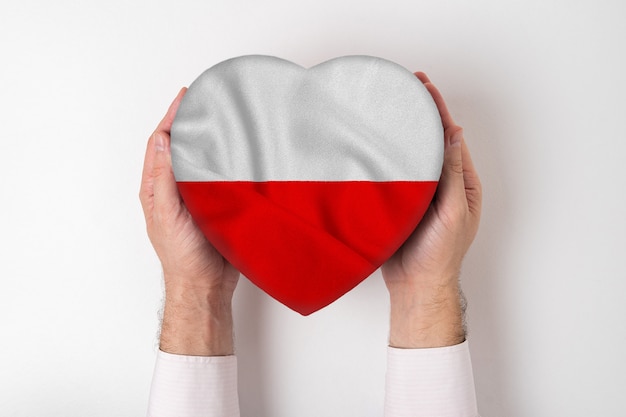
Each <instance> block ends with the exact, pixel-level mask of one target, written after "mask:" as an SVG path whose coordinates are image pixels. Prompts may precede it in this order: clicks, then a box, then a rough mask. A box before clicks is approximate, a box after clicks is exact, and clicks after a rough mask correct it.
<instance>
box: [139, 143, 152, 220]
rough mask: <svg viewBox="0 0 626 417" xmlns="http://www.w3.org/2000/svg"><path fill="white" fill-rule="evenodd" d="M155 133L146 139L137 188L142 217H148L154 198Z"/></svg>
mask: <svg viewBox="0 0 626 417" xmlns="http://www.w3.org/2000/svg"><path fill="white" fill-rule="evenodd" d="M155 134H156V132H155V133H153V134H152V135H151V136H150V139H148V146H147V147H146V156H145V157H144V161H143V170H142V173H141V187H140V188H139V201H141V207H142V208H143V214H144V216H146V217H148V214H149V212H150V210H151V200H152V197H153V196H154V188H153V178H152V171H153V169H154V156H155V152H154V147H155V144H154V141H155V136H154V135H155Z"/></svg>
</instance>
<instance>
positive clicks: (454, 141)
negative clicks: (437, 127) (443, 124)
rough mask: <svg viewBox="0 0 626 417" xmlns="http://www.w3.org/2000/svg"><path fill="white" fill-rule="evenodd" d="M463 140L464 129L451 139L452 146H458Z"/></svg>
mask: <svg viewBox="0 0 626 417" xmlns="http://www.w3.org/2000/svg"><path fill="white" fill-rule="evenodd" d="M461 139H463V129H459V130H457V131H456V132H455V133H454V134H453V135H452V136H451V137H450V146H454V145H458V144H459V143H461Z"/></svg>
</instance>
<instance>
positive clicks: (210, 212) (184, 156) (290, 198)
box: [171, 55, 443, 314]
mask: <svg viewBox="0 0 626 417" xmlns="http://www.w3.org/2000/svg"><path fill="white" fill-rule="evenodd" d="M171 135H172V145H171V146H172V163H173V168H174V174H175V176H176V180H177V183H178V187H179V190H180V192H181V195H182V197H183V199H184V201H185V204H186V205H187V208H188V209H189V211H190V212H191V214H192V216H193V217H194V220H195V221H196V222H197V223H198V225H199V227H200V228H201V229H202V230H203V232H204V233H205V235H206V236H207V238H208V239H209V240H210V241H211V243H212V244H213V245H214V246H215V247H216V248H217V249H218V250H219V251H220V253H221V254H222V255H224V256H225V257H226V258H227V259H228V260H229V261H230V262H231V263H233V264H234V265H235V266H236V267H237V268H238V269H239V270H240V271H241V272H242V273H243V274H244V275H245V276H247V277H248V278H249V279H250V280H251V281H252V282H254V283H255V284H256V285H257V286H259V287H260V288H262V289H263V290H265V291H266V292H267V293H268V294H270V295H271V296H272V297H274V298H276V299H277V300H279V301H280V302H282V303H284V304H285V305H287V306H288V307H290V308H292V309H294V310H296V311H298V312H300V313H301V314H310V313H312V312H314V311H317V310H319V309H320V308H322V307H324V306H326V305H328V304H329V303H331V302H333V301H334V300H336V299H337V298H339V297H340V296H341V295H343V294H345V293H346V292H347V291H349V290H350V289H352V288H353V287H354V286H356V285H357V284H358V283H359V282H361V281H362V280H363V279H365V278H366V277H367V276H369V275H370V274H371V273H372V272H373V271H374V270H376V269H377V268H378V267H379V266H380V265H381V264H382V263H383V262H384V261H385V260H386V259H388V258H389V257H390V256H391V255H392V254H393V253H394V252H395V251H396V250H397V248H398V247H399V246H400V245H401V244H402V243H403V242H404V240H406V238H407V237H408V236H409V235H410V233H411V232H412V231H413V230H414V228H415V227H416V225H417V224H418V223H419V221H420V219H421V218H422V216H423V214H424V213H425V211H426V209H427V208H428V205H429V203H430V201H431V199H432V196H433V194H434V192H435V190H436V186H437V182H438V180H439V176H440V174H441V167H442V163H443V129H442V126H441V119H440V117H439V113H438V110H437V107H436V105H435V103H434V101H433V100H432V97H431V96H430V94H429V93H428V91H427V90H426V88H425V87H424V86H423V84H422V83H421V82H420V81H419V80H418V79H417V78H416V77H415V76H414V75H413V74H412V73H411V72H410V71H408V70H406V69H405V68H403V67H401V66H399V65H397V64H395V63H393V62H390V61H387V60H384V59H382V58H376V57H369V56H348V57H340V58H335V59H332V60H330V61H326V62H324V63H321V64H319V65H316V66H314V67H312V68H310V69H305V68H302V67H300V66H298V65H296V64H294V63H292V62H289V61H286V60H283V59H280V58H276V57H269V56H261V55H252V56H244V57H238V58H233V59H230V60H227V61H224V62H221V63H219V64H217V65H215V66H214V67H212V68H210V69H208V70H207V71H205V72H204V73H203V74H202V75H201V76H200V77H199V78H198V79H197V80H196V81H194V82H193V83H192V84H191V86H190V87H189V90H188V91H187V93H186V94H185V96H184V98H183V101H182V102H181V105H180V107H179V109H178V112H177V115H176V119H175V120H174V124H173V126H172V132H171Z"/></svg>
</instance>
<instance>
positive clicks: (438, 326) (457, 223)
mask: <svg viewBox="0 0 626 417" xmlns="http://www.w3.org/2000/svg"><path fill="white" fill-rule="evenodd" d="M415 75H416V76H417V77H418V78H419V79H420V80H421V81H422V82H423V83H424V85H425V86H426V88H427V89H428V91H429V92H430V94H431V95H432V97H433V99H434V100H435V103H436V104H437V108H438V109H439V114H440V115H441V120H442V123H443V128H444V140H445V151H444V152H445V153H444V165H443V170H442V174H441V178H440V181H439V185H438V188H437V192H436V194H435V197H434V199H433V202H432V204H431V206H430V208H429V209H428V211H427V212H426V214H425V215H424V218H423V219H422V221H421V222H420V224H419V225H418V227H417V228H416V229H415V231H414V232H413V234H412V235H411V236H410V237H409V239H408V240H407V241H406V242H405V243H404V245H403V246H402V247H401V248H400V249H399V250H398V251H397V252H396V253H395V254H394V255H393V256H392V257H391V258H390V259H389V260H388V261H387V262H386V263H385V264H384V265H383V266H382V273H383V277H384V279H385V284H386V285H387V288H388V290H389V293H390V298H391V327H390V345H391V346H395V347H404V348H418V347H437V346H447V345H453V344H457V343H461V342H462V341H463V340H464V339H465V330H464V328H463V317H462V316H463V309H464V306H463V299H462V296H461V291H460V287H459V282H458V279H459V274H460V269H461V262H462V260H463V257H464V256H465V253H466V252H467V250H468V249H469V246H470V245H471V243H472V241H473V240H474V237H475V235H476V232H477V230H478V224H479V220H480V211H481V200H482V188H481V184H480V180H479V178H478V174H477V173H476V170H475V169H474V165H473V163H472V160H471V157H470V153H469V150H468V148H467V145H466V143H465V140H464V138H463V129H462V128H461V127H459V126H457V125H456V124H455V123H454V121H453V120H452V116H451V115H450V112H449V111H448V109H447V107H446V104H445V102H444V100H443V97H442V96H441V93H439V91H438V90H437V88H436V87H435V86H434V85H433V84H432V83H431V82H430V80H429V79H428V77H427V76H426V74H424V73H419V72H418V73H416V74H415Z"/></svg>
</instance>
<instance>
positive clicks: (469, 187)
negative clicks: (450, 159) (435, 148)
mask: <svg viewBox="0 0 626 417" xmlns="http://www.w3.org/2000/svg"><path fill="white" fill-rule="evenodd" d="M461 145H462V146H461V153H462V158H463V181H464V184H465V194H466V196H467V202H468V206H469V209H470V210H471V211H472V212H473V213H474V214H480V210H481V207H482V184H481V182H480V178H479V176H478V172H476V168H474V162H473V161H472V156H471V155H470V152H469V148H468V147H467V143H466V142H465V141H463V142H462V144H461Z"/></svg>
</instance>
